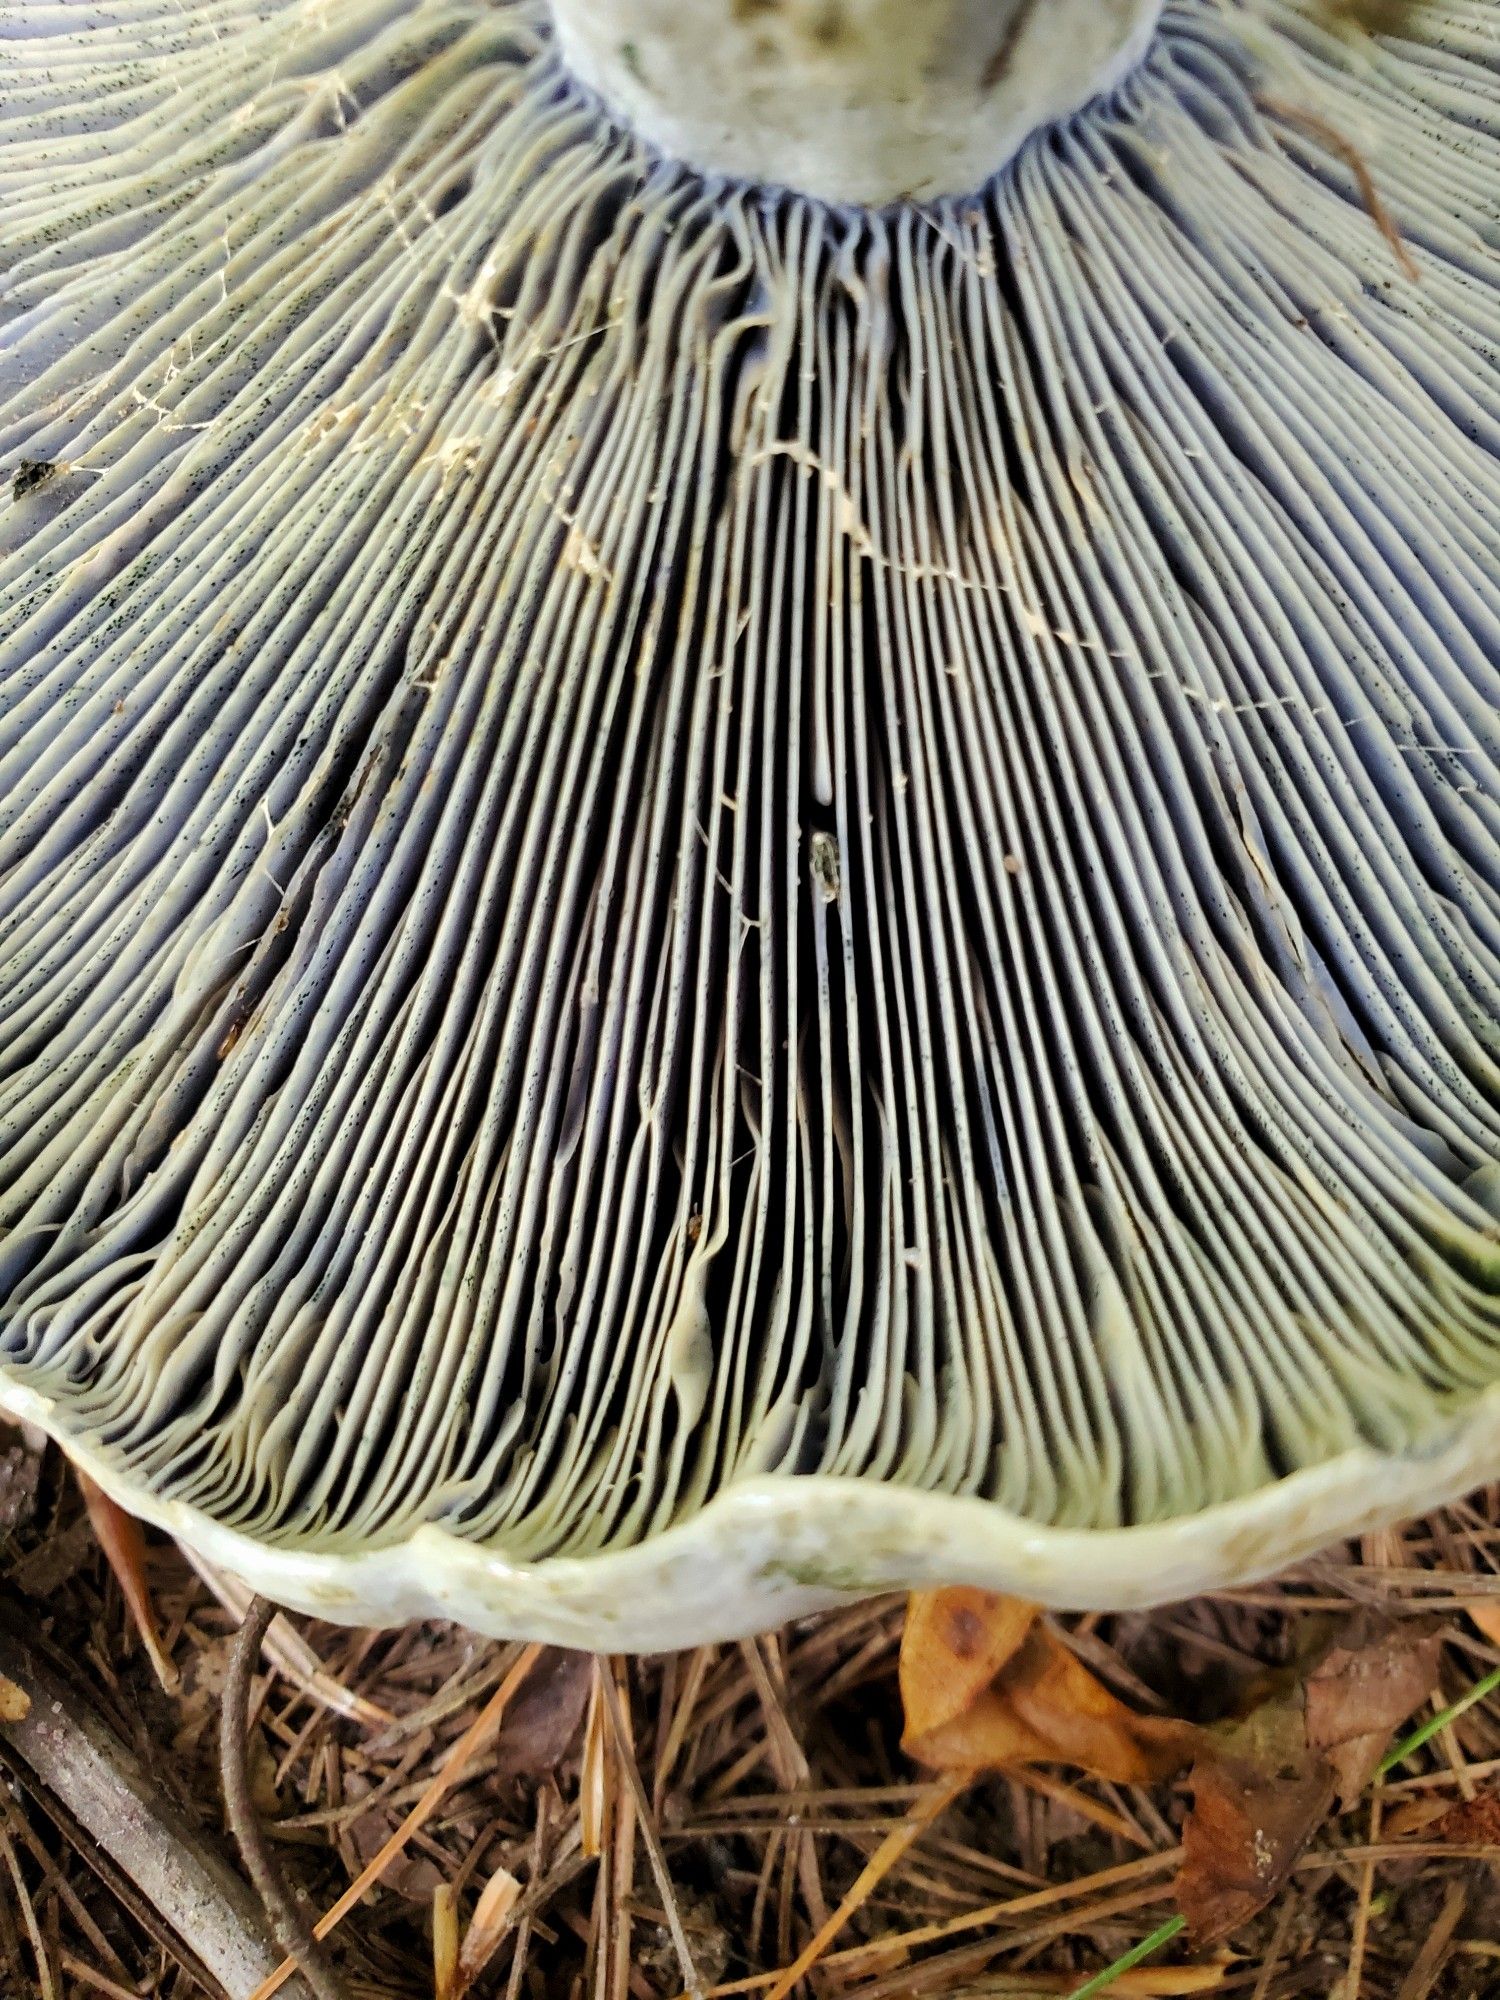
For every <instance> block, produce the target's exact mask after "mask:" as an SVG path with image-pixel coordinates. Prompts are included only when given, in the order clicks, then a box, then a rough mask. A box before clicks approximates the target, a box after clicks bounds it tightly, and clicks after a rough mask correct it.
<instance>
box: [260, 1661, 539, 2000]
mask: <svg viewBox="0 0 1500 2000" xmlns="http://www.w3.org/2000/svg"><path fill="white" fill-rule="evenodd" d="M541 1652H542V1648H541V1647H540V1646H538V1645H531V1646H527V1647H526V1649H525V1650H524V1651H523V1652H522V1654H521V1656H520V1658H519V1659H518V1660H517V1661H516V1663H515V1665H514V1666H513V1667H512V1668H511V1670H510V1672H509V1673H508V1674H507V1675H506V1676H505V1679H504V1680H503V1681H501V1683H500V1685H499V1687H497V1688H496V1690H495V1692H494V1693H493V1694H492V1695H491V1696H490V1698H489V1700H488V1701H487V1702H486V1703H485V1705H484V1707H483V1708H482V1709H481V1710H480V1711H479V1713H478V1715H476V1716H475V1718H474V1720H473V1721H472V1722H471V1723H470V1724H469V1726H468V1728H467V1729H466V1730H465V1731H464V1733H463V1735H462V1736H460V1737H459V1739H458V1741H457V1742H456V1743H455V1744H454V1746H453V1748H452V1749H451V1750H450V1751H449V1752H448V1754H447V1756H446V1757H445V1758H444V1759H443V1761H442V1763H441V1765H440V1766H439V1767H438V1770H437V1774H436V1776H435V1777H434V1778H433V1780H432V1782H431V1783H430V1784H429V1785H428V1786H427V1788H426V1789H425V1791H424V1792H423V1793H422V1795H421V1797H420V1798H419V1799H418V1800H417V1802H416V1804H415V1805H414V1806H413V1807H412V1809H411V1811H410V1812H409V1813H408V1814H407V1815H406V1818H405V1819H404V1820H402V1822H401V1824H400V1826H398V1827H397V1828H396V1831H395V1832H394V1833H393V1834H392V1835H391V1837H390V1839H389V1840H388V1841H386V1842H385V1844H384V1846H383V1847H382V1848H381V1849H380V1851H379V1853H378V1854H376V1855H375V1857H374V1858H373V1860H371V1861H370V1862H368V1863H367V1864H366V1866H365V1867H363V1868H362V1869H361V1870H360V1871H359V1873H358V1875H356V1876H355V1878H354V1880H353V1881H352V1882H351V1883H350V1884H349V1886H348V1888H347V1889H346V1890H345V1891H344V1893H343V1895H342V1896H340V1897H339V1899H338V1901H337V1902H336V1903H334V1904H333V1905H332V1907H331V1908H330V1909H328V1910H326V1911H325V1912H324V1913H323V1915H322V1916H321V1917H319V1919H318V1921H317V1922H316V1923H315V1924H314V1925H313V1936H314V1937H315V1938H320V1939H321V1938H326V1937H327V1936H328V1933H329V1932H330V1931H331V1930H333V1929H334V1927H335V1926H336V1925H337V1924H339V1923H340V1922H342V1920H343V1919H344V1918H345V1917H346V1916H347V1915H348V1914H349V1912H350V1911H351V1910H352V1909H353V1908H354V1905H355V1904H356V1903H357V1902H358V1901H359V1899H360V1897H361V1896H362V1895H363V1894H364V1893H365V1891H366V1890H367V1889H369V1888H370V1887H372V1886H373V1885H374V1884H375V1883H376V1882H378V1881H379V1880H380V1878H381V1876H382V1875H383V1874H384V1873H385V1871H386V1869H387V1868H388V1867H389V1866H390V1864H391V1862H392V1861H394V1860H395V1858H396V1856H397V1855H398V1854H399V1853H400V1852H401V1850H402V1849H403V1848H404V1847H405V1846H406V1844H407V1842H408V1841H409V1840H410V1839H411V1837H412V1835H413V1834H414V1833H415V1832H416V1831H417V1829H418V1827H420V1826H422V1825H423V1824H424V1823H425V1822H426V1821H427V1820H429V1819H431V1817H432V1815H433V1813H434V1812H436V1810H437V1808H438V1806H439V1805H440V1804H441V1803H442V1800H443V1798H444V1796H445V1795H446V1794H447V1793H448V1792H449V1791H450V1790H451V1789H452V1787H453V1785H454V1784H455V1783H456V1782H457V1780H458V1778H459V1777H460V1775H461V1774H462V1772H463V1771H464V1770H465V1769H466V1767H467V1766H468V1764H469V1763H470V1761H471V1760H472V1759H473V1757H474V1756H475V1755H476V1754H477V1753H478V1751H479V1750H480V1749H481V1748H482V1746H483V1745H484V1743H485V1742H486V1741H487V1739H488V1738H489V1737H491V1736H492V1735H493V1734H494V1733H495V1730H496V1729H497V1728H498V1726H499V1723H500V1718H501V1717H502V1716H503V1715H504V1713H505V1710H506V1707H507V1705H508V1704H509V1702H510V1699H511V1697H512V1696H513V1695H514V1694H515V1692H516V1690H517V1688H519V1687H520V1685H521V1683H522V1682H523V1681H524V1680H525V1678H526V1676H527V1675H528V1674H529V1673H530V1672H531V1669H532V1668H533V1667H534V1666H535V1665H536V1662H537V1660H538V1658H539V1657H540V1655H541ZM296 1969H297V1968H296V1966H295V1965H294V1964H293V1962H292V1960H291V1959H289V1958H284V1959H283V1960H282V1961H281V1963H280V1965H278V1966H277V1968H276V1970H275V1971H274V1972H273V1973H272V1974H271V1975H270V1977H269V1978H266V1979H263V1980H262V1981H261V1983H260V1984H259V1986H257V1987H256V1989H255V1991H254V1992H253V1993H251V1994H250V1995H249V2000H271V1995H272V1994H273V1993H278V1992H280V1990H281V1988H282V1986H283V1985H284V1984H285V1983H286V1981H287V1980H288V1979H290V1978H291V1976H292V1974H293V1973H294V1972H295V1971H296Z"/></svg>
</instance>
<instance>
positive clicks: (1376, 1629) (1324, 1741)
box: [1305, 1619, 1442, 1806]
mask: <svg viewBox="0 0 1500 2000" xmlns="http://www.w3.org/2000/svg"><path fill="white" fill-rule="evenodd" d="M1441 1643H1442V1640H1441V1635H1440V1633H1439V1632H1438V1631H1437V1630H1436V1629H1435V1628H1434V1627H1432V1626H1430V1625H1425V1624H1424V1625H1420V1626H1419V1625H1418V1624H1416V1622H1415V1621H1407V1622H1405V1623H1402V1624H1390V1623H1388V1622H1382V1621H1377V1620H1374V1619H1358V1620H1356V1621H1355V1623H1354V1625H1353V1627H1351V1628H1350V1630H1349V1631H1348V1632H1347V1633H1346V1634H1344V1635H1342V1636H1341V1637H1340V1639H1339V1640H1338V1642H1337V1643H1335V1644H1334V1645H1333V1646H1331V1647H1330V1648H1329V1649H1328V1651H1327V1652H1326V1653H1325V1654H1324V1655H1323V1658H1322V1659H1321V1660H1320V1661H1319V1662H1318V1664H1317V1666H1315V1667H1314V1668H1313V1670H1312V1672H1311V1673H1310V1674H1309V1675H1308V1677H1307V1684H1306V1690H1305V1701H1306V1716H1307V1745H1308V1748H1309V1750H1311V1751H1313V1752H1315V1753H1317V1754H1320V1755H1322V1756H1324V1757H1326V1758H1327V1760H1328V1762H1329V1764H1330V1765H1331V1766H1332V1767H1333V1773H1334V1777H1335V1779H1336V1780H1337V1783H1338V1788H1339V1798H1340V1801H1341V1803H1342V1804H1343V1805H1345V1806H1349V1805H1352V1804H1353V1802H1354V1801H1355V1800H1356V1799H1357V1798H1358V1797H1359V1795H1360V1793H1361V1792H1362V1791H1363V1790H1364V1789H1365V1786H1366V1785H1368V1784H1369V1782H1370V1780H1371V1778H1373V1777H1374V1775H1375V1769H1376V1766H1377V1765H1378V1764H1379V1762H1380V1760H1381V1758H1382V1757H1383V1756H1384V1755H1385V1752H1386V1751H1387V1750H1388V1749H1389V1748H1390V1742H1391V1737H1392V1735H1393V1734H1394V1732H1395V1730H1396V1728H1397V1726H1398V1725H1399V1724H1400V1723H1402V1722H1404V1721H1405V1720H1406V1718H1407V1716H1409V1715H1410V1714H1411V1712H1412V1710H1413V1709H1414V1708H1417V1707H1420V1705H1421V1703H1422V1702H1423V1701H1424V1700H1425V1699H1426V1698H1427V1696H1428V1695H1429V1694H1430V1693H1431V1692H1432V1689H1433V1686H1434V1684H1435V1682H1436V1680H1437V1670H1438V1651H1439V1648H1440V1646H1441Z"/></svg>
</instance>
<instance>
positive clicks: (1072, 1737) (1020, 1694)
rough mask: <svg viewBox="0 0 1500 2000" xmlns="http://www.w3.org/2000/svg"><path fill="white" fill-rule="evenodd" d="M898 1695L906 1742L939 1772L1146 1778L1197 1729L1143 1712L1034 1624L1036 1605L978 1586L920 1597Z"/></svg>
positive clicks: (1173, 1761) (1156, 1775) (1175, 1756)
mask: <svg viewBox="0 0 1500 2000" xmlns="http://www.w3.org/2000/svg"><path fill="white" fill-rule="evenodd" d="M949 1600H953V1601H949ZM901 1692H902V1699H903V1702H904V1703H905V1709H906V1732H905V1735H904V1736H903V1738H902V1747H903V1748H904V1749H905V1750H906V1752H907V1754H908V1755H909V1756H912V1757H915V1758H916V1759H917V1760H918V1762H919V1763H923V1764H929V1765H932V1766H933V1767H934V1768H936V1769H938V1770H944V1771H965V1770H986V1769H994V1768H996V1767H997V1766H1003V1765H1014V1764H1072V1765H1076V1766H1077V1767H1078V1768H1079V1769H1080V1770H1083V1771H1087V1772H1088V1773H1089V1774H1090V1775H1091V1776H1093V1777H1096V1778H1106V1779H1109V1780H1110V1781H1112V1782H1113V1783H1116V1784H1148V1783H1151V1782H1154V1781H1155V1780H1157V1779H1160V1778H1164V1777H1168V1776H1170V1775H1171V1774H1172V1773H1173V1772H1174V1771H1178V1770H1181V1769H1182V1768H1183V1766H1184V1765H1185V1764H1188V1763H1189V1762H1191V1760H1192V1758H1193V1756H1194V1754H1195V1752H1196V1750H1197V1749H1198V1747H1199V1742H1200V1736H1201V1732H1200V1731H1199V1730H1197V1729H1195V1728H1194V1727H1193V1726H1192V1725H1191V1724H1189V1723H1185V1722H1178V1721H1175V1720H1172V1719H1170V1718H1167V1717H1162V1716H1154V1715H1138V1714H1136V1712H1135V1711H1134V1710H1133V1709H1130V1708H1127V1707H1126V1706H1125V1704H1124V1702H1122V1701H1121V1700H1119V1698H1118V1697H1117V1696H1115V1695H1113V1694H1111V1692H1110V1691H1109V1689H1108V1688H1107V1687H1105V1686H1104V1684H1103V1682H1102V1681H1100V1680H1098V1679H1097V1678H1096V1677H1095V1676H1094V1675H1093V1674H1092V1673H1091V1672H1090V1671H1089V1669H1088V1668H1087V1667H1086V1666H1084V1664H1083V1663H1082V1661H1081V1660H1079V1659H1078V1658H1077V1657H1076V1656H1075V1655H1074V1654H1073V1653H1072V1652H1070V1650H1069V1649H1068V1647H1067V1645H1066V1644H1065V1642H1064V1641H1063V1640H1062V1639H1061V1638H1060V1637H1059V1636H1058V1634H1057V1633H1056V1632H1054V1631H1053V1630H1051V1628H1050V1627H1048V1626H1046V1625H1043V1624H1041V1623H1040V1622H1039V1613H1038V1611H1037V1609H1036V1607H1035V1606H1034V1605H1030V1604H1023V1603H1020V1602H1018V1601H1017V1600H1015V1599H1013V1598H1004V1597H991V1596H989V1595H987V1593H985V1592H982V1591H969V1590H965V1591H935V1592H930V1593H926V1594H924V1595H923V1596H922V1597H920V1598H918V1599H915V1600H914V1601H913V1612H912V1614H910V1615H909V1621H908V1624H907V1628H906V1631H905V1633H904V1635H903V1638H902V1643H901Z"/></svg>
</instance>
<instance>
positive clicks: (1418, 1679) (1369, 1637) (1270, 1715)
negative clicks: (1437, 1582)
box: [1177, 1614, 1442, 1944]
mask: <svg viewBox="0 0 1500 2000" xmlns="http://www.w3.org/2000/svg"><path fill="white" fill-rule="evenodd" d="M1441 1639H1442V1635H1441V1633H1440V1631H1438V1630H1437V1629H1435V1628H1434V1627H1433V1626H1431V1625H1430V1624H1426V1623H1423V1624H1420V1625H1418V1624H1416V1623H1407V1624H1393V1623H1391V1622H1389V1621H1387V1620H1383V1619H1379V1618H1377V1617H1376V1616H1375V1615H1374V1614H1363V1615H1361V1616H1360V1617H1358V1618H1356V1619H1354V1620H1352V1621H1350V1622H1348V1623H1346V1624H1345V1625H1343V1626H1342V1627H1341V1628H1339V1629H1337V1630H1336V1631H1335V1632H1333V1633H1329V1634H1326V1635H1325V1636H1324V1638H1323V1640H1322V1642H1321V1644H1320V1645H1319V1646H1318V1647H1317V1649H1316V1650H1315V1651H1314V1652H1313V1653H1312V1655H1311V1657H1310V1658H1308V1659H1306V1660H1304V1662H1303V1663H1302V1666H1301V1668H1300V1670H1299V1671H1300V1678H1297V1679H1293V1678H1291V1677H1283V1679H1282V1680H1281V1682H1280V1684H1279V1685H1277V1684H1271V1685H1270V1687H1269V1691H1268V1692H1266V1694H1265V1696H1264V1698H1263V1699H1262V1700H1261V1701H1260V1702H1259V1704H1258V1705H1257V1706H1256V1707H1255V1708H1253V1709H1252V1710H1251V1711H1250V1713H1249V1714H1248V1715H1247V1716H1245V1717H1244V1718H1243V1719H1242V1720H1241V1721H1239V1722H1237V1723H1235V1724H1233V1725H1232V1726H1231V1727H1229V1728H1227V1729H1224V1730H1221V1731H1218V1732H1216V1733H1215V1734H1214V1736H1213V1737H1211V1738H1210V1739H1209V1740H1208V1742H1207V1744H1206V1746H1205V1749H1204V1752H1203V1754H1202V1755H1201V1756H1200V1757H1199V1759H1198V1761H1197V1762H1196V1764H1195V1765H1194V1767H1193V1775H1192V1781H1191V1782H1192V1792H1193V1809H1192V1812H1191V1813H1190V1814H1189V1816H1188V1820H1187V1824H1186V1826H1185V1827H1184V1828H1183V1836H1182V1842H1183V1864H1182V1871H1181V1873H1180V1875H1179V1877H1178V1882H1177V1904H1178V1908H1179V1909H1180V1910H1181V1912H1182V1914H1183V1915H1184V1916H1185V1917H1186V1918H1187V1922H1188V1928H1189V1930H1190V1932H1191V1933H1192V1935H1193V1937H1194V1938H1195V1939H1196V1940H1197V1941H1198V1942H1199V1943H1200V1944H1209V1943H1215V1942H1217V1941H1218V1940H1220V1939H1221V1938H1226V1937H1228V1936H1230V1935H1231V1933H1232V1932H1234V1931H1236V1930H1237V1929H1238V1928H1239V1927H1240V1926H1241V1925H1242V1924H1244V1923H1246V1922H1248V1921H1249V1919H1250V1918H1251V1917H1253V1916H1254V1915H1255V1914H1256V1912H1257V1911H1258V1910H1261V1909H1263V1908H1264V1907H1265V1905H1266V1904H1267V1903H1268V1902H1269V1901H1270V1900H1271V1898H1272V1897H1273V1896H1274V1895H1275V1894H1276V1892H1277V1890H1278V1889H1279V1888H1280V1887H1281V1884H1282V1883H1283V1882H1284V1881H1285V1879H1286V1877H1287V1874H1288V1872H1289V1871H1290V1869H1291V1868H1292V1866H1293V1864H1294V1863H1295V1861H1296V1859H1297V1857H1298V1855H1299V1854H1301V1852H1302V1850H1303V1849H1304V1848H1305V1847H1306V1845H1307V1843H1308V1841H1309V1840H1310V1839H1311V1838H1312V1836H1313V1834H1314V1833H1316V1831H1317V1829H1318V1827H1319V1825H1320V1824H1321V1823H1322V1821H1323V1819H1324V1817H1325V1815H1326V1814H1327V1813H1328V1811H1329V1809H1330V1808H1331V1807H1332V1805H1333V1803H1334V1801H1335V1799H1342V1800H1343V1801H1344V1803H1345V1804H1346V1805H1347V1804H1349V1803H1350V1802H1352V1801H1353V1800H1354V1799H1356V1798H1358V1796H1359V1794H1360V1793H1361V1792H1362V1791H1363V1790H1364V1788H1365V1786H1366V1785H1367V1784H1368V1783H1369V1782H1370V1779H1371V1778H1372V1777H1373V1776H1374V1774H1375V1770H1376V1767H1377V1766H1378V1764H1379V1762H1380V1759H1381V1757H1382V1756H1383V1755H1384V1753H1385V1751H1386V1750H1387V1749H1388V1748H1389V1746H1390V1742H1391V1737H1392V1735H1393V1734H1394V1732H1395V1730H1396V1728H1397V1727H1398V1725H1399V1724H1400V1723H1401V1722H1403V1721H1404V1720H1405V1719H1406V1717H1407V1716H1408V1715H1410V1713H1411V1712H1412V1710H1413V1709H1414V1708H1415V1707H1417V1705H1418V1704H1419V1703H1420V1702H1421V1701H1422V1699H1423V1698H1424V1696H1425V1695H1426V1694H1427V1693H1428V1692H1429V1691H1430V1690H1431V1687H1432V1684H1433V1681H1434V1679H1435V1677H1436V1674H1437V1656H1438V1648H1439V1646H1440V1644H1441Z"/></svg>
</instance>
